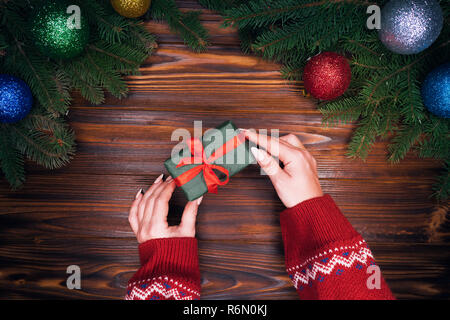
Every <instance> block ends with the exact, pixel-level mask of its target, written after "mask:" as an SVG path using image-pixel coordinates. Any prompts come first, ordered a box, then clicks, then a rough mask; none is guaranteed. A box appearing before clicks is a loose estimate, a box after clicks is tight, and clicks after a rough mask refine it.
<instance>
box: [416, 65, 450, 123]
mask: <svg viewBox="0 0 450 320" xmlns="http://www.w3.org/2000/svg"><path fill="white" fill-rule="evenodd" d="M422 100H423V104H424V105H425V106H426V107H427V109H428V110H429V111H430V112H432V113H434V114H435V115H437V116H438V117H442V118H450V63H446V64H443V65H441V66H439V67H437V68H436V69H434V70H433V71H431V72H430V73H429V74H428V75H427V77H426V78H425V81H424V82H423V84H422Z"/></svg>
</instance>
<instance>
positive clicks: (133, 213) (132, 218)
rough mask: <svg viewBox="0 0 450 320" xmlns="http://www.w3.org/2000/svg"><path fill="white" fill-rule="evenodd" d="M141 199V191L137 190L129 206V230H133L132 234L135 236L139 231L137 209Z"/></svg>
mask: <svg viewBox="0 0 450 320" xmlns="http://www.w3.org/2000/svg"><path fill="white" fill-rule="evenodd" d="M142 197H143V194H142V189H139V191H138V193H137V194H136V198H135V200H134V201H133V204H132V205H131V208H130V213H129V215H128V222H129V223H130V226H131V229H132V230H133V232H134V234H137V231H138V230H139V220H138V209H139V204H140V203H141V200H142Z"/></svg>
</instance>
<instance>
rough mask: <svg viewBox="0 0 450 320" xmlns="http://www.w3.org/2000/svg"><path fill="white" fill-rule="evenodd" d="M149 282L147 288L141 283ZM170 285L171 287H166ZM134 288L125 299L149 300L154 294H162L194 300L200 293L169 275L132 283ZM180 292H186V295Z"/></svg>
mask: <svg viewBox="0 0 450 320" xmlns="http://www.w3.org/2000/svg"><path fill="white" fill-rule="evenodd" d="M145 283H148V284H147V286H146V287H145V288H142V287H141V285H142V284H145ZM166 285H169V286H170V289H169V288H167V287H166ZM130 286H132V289H131V291H130V293H129V294H127V295H126V296H125V300H148V299H151V297H153V296H162V297H164V299H175V300H193V299H198V298H199V297H200V294H199V293H198V292H197V291H195V290H191V289H190V288H188V287H186V286H184V285H183V284H182V283H180V282H178V281H175V280H172V279H169V278H168V277H158V278H153V279H151V280H150V279H148V280H143V281H138V282H134V283H132V284H131V285H130ZM180 292H184V295H183V294H181V293H180Z"/></svg>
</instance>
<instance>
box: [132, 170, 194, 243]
mask: <svg viewBox="0 0 450 320" xmlns="http://www.w3.org/2000/svg"><path fill="white" fill-rule="evenodd" d="M162 178H163V175H160V176H159V177H158V178H157V179H156V180H155V182H154V183H153V185H152V186H151V187H150V188H149V189H148V190H147V192H146V193H145V194H142V192H141V190H139V192H138V194H137V195H136V200H134V202H133V204H132V206H131V209H130V214H129V216H128V221H129V222H130V226H131V229H133V232H134V234H135V235H136V238H137V240H138V242H139V243H144V242H146V241H148V240H152V239H158V238H176V237H195V221H196V217H197V210H198V207H199V205H200V203H201V201H202V198H203V197H202V198H199V199H197V200H195V201H190V202H188V203H187V204H186V207H185V209H184V212H183V216H182V218H181V223H180V225H178V226H169V224H168V223H167V215H168V214H169V200H170V198H171V197H172V194H173V192H174V190H175V187H176V186H175V182H174V181H173V179H172V177H170V176H169V177H168V178H167V179H166V181H163V180H162Z"/></svg>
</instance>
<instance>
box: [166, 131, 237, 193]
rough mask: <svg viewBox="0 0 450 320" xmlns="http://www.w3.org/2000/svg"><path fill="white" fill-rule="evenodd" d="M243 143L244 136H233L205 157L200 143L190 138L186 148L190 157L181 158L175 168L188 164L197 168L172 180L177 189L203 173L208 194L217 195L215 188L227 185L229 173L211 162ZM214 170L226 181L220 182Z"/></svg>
mask: <svg viewBox="0 0 450 320" xmlns="http://www.w3.org/2000/svg"><path fill="white" fill-rule="evenodd" d="M244 141H245V137H244V135H243V134H238V135H236V136H234V137H233V139H230V140H228V141H227V142H226V143H225V144H223V145H222V146H221V147H220V148H218V149H217V150H215V151H214V153H213V154H212V155H211V156H209V157H206V154H205V149H204V148H203V144H202V142H201V141H200V140H199V139H197V138H191V140H189V141H188V147H189V150H190V152H191V156H190V157H186V158H182V159H181V160H180V162H179V163H178V165H177V168H179V167H182V166H186V165H190V164H198V166H195V167H193V168H192V169H189V170H187V171H186V172H184V173H182V174H180V175H179V176H178V177H176V178H175V179H174V180H175V183H176V185H177V186H178V187H181V186H182V185H184V184H185V183H187V182H189V181H191V180H192V179H193V178H194V177H196V176H197V175H198V174H199V173H201V172H203V178H204V179H205V183H206V187H207V188H208V192H211V193H217V187H218V186H223V185H225V184H227V183H228V181H229V180H230V173H229V172H228V170H227V169H226V168H224V167H222V166H219V165H215V164H213V162H214V161H215V160H217V159H219V158H221V157H223V156H224V155H225V154H227V153H228V152H229V151H231V150H234V149H236V148H237V147H238V146H239V145H241V144H242V143H243V142H244ZM199 160H200V162H199ZM214 170H217V171H220V172H222V173H223V174H224V175H225V177H226V179H225V180H220V178H219V177H218V176H217V175H216V173H215V172H214Z"/></svg>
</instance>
